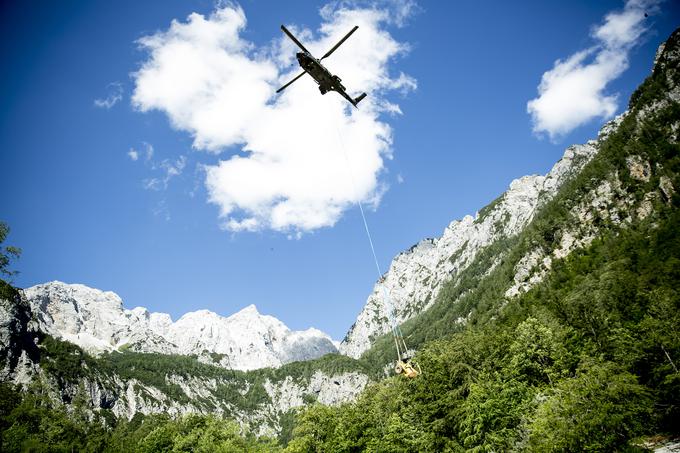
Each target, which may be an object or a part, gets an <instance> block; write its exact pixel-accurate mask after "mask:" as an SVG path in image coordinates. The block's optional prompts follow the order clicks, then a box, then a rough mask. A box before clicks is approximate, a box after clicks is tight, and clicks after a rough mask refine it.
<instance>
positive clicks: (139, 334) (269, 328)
mask: <svg viewBox="0 0 680 453" xmlns="http://www.w3.org/2000/svg"><path fill="white" fill-rule="evenodd" d="M24 294H25V296H26V299H27V301H28V303H29V304H30V306H31V309H32V311H33V313H34V315H35V317H36V320H37V325H38V330H40V331H42V332H44V333H46V334H49V335H51V336H53V337H55V338H61V339H63V340H66V341H69V342H71V343H74V344H76V345H78V346H80V347H81V348H83V349H84V350H86V351H88V352H91V353H95V354H97V353H100V352H103V351H113V350H122V349H126V350H132V351H136V352H158V353H162V354H182V355H198V356H205V355H210V354H213V355H214V354H219V355H220V361H219V363H220V364H221V365H222V366H224V367H226V368H230V369H237V370H253V369H258V368H265V367H279V366H281V365H282V364H285V363H289V362H293V361H297V360H309V359H314V358H317V357H320V356H322V355H324V354H328V353H331V352H337V350H336V348H335V345H334V344H333V342H332V340H331V338H330V337H329V336H328V335H326V334H324V333H323V332H321V331H319V330H317V329H308V330H305V331H291V330H290V329H288V327H286V326H285V325H284V324H283V323H282V322H281V321H279V320H278V319H276V318H274V317H272V316H266V315H261V314H260V313H258V311H257V308H256V307H255V306H254V305H250V306H248V307H246V308H244V309H243V310H241V311H239V312H238V313H235V314H233V315H231V316H229V317H223V316H220V315H218V314H216V313H213V312H211V311H208V310H199V311H196V312H191V313H187V314H185V315H184V316H182V317H181V318H180V319H178V320H177V321H176V322H173V321H172V319H171V318H170V316H169V315H168V314H165V313H150V312H149V311H148V310H147V309H146V308H143V307H137V308H135V309H133V310H127V309H125V308H123V301H122V300H121V299H120V297H118V295H117V294H115V293H113V292H110V291H108V292H105V291H100V290H98V289H93V288H88V287H87V286H84V285H68V284H65V283H61V282H50V283H45V284H42V285H37V286H34V287H31V288H28V289H26V290H24ZM211 362H212V360H211Z"/></svg>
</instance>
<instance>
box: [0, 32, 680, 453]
mask: <svg viewBox="0 0 680 453" xmlns="http://www.w3.org/2000/svg"><path fill="white" fill-rule="evenodd" d="M679 136H680V30H678V31H676V32H674V34H673V35H672V36H671V37H670V38H669V40H668V41H667V42H666V43H665V44H664V45H661V46H660V48H659V51H658V53H657V57H656V59H655V61H654V67H653V71H652V74H651V75H650V77H649V78H648V79H647V80H646V81H645V82H644V83H643V85H642V86H641V87H640V88H639V89H638V90H637V91H636V92H635V93H634V94H633V96H632V98H631V100H630V104H629V108H628V110H627V111H626V112H624V113H623V114H621V115H620V116H618V117H617V118H615V119H613V120H612V121H610V122H608V123H606V124H605V125H604V126H603V127H602V129H601V131H600V133H599V135H598V137H597V138H596V139H594V140H592V141H589V142H588V143H585V144H582V145H574V146H571V147H569V148H567V149H566V151H565V153H564V155H563V157H562V159H560V161H558V162H557V163H556V164H555V165H554V166H553V168H552V169H551V170H550V172H548V173H547V174H546V175H544V176H538V175H533V176H525V177H522V178H519V179H517V180H515V181H513V182H512V183H511V184H510V187H509V189H508V190H507V191H506V192H505V193H503V194H502V195H500V196H499V197H498V198H497V199H496V200H495V201H493V202H492V203H491V204H489V205H488V206H486V207H484V208H482V209H480V210H479V212H477V213H476V214H475V215H474V216H472V215H470V216H466V217H465V218H463V219H461V220H455V221H453V222H451V223H450V224H449V225H448V226H447V227H446V228H445V229H444V232H443V234H442V236H441V237H439V238H434V239H432V238H430V239H424V240H421V241H420V242H418V243H417V244H416V245H414V246H413V247H411V248H410V249H408V250H406V251H404V252H402V253H401V254H399V255H397V256H396V257H395V258H394V259H393V261H392V263H391V265H390V267H389V270H388V271H387V272H386V273H385V274H384V275H383V276H382V277H381V278H380V280H379V281H378V282H376V284H375V287H374V289H373V291H372V293H371V294H370V295H369V296H368V299H367V302H366V304H365V306H364V308H363V309H362V310H361V312H360V313H359V315H358V317H357V320H356V322H355V323H354V324H353V326H352V327H351V328H350V330H349V332H348V333H347V335H346V336H345V338H344V339H343V341H342V342H341V343H340V344H339V345H338V344H335V343H334V342H333V341H332V340H331V338H330V337H329V336H328V335H326V334H324V333H323V332H320V331H318V330H316V329H309V330H306V331H303V332H295V331H291V330H290V329H288V328H287V327H286V326H285V325H284V324H283V323H281V322H280V321H278V320H277V319H275V318H273V317H271V316H265V315H261V314H259V313H258V312H257V309H256V308H255V307H254V306H252V305H251V306H248V307H246V308H244V309H243V310H241V311H239V312H238V313H236V314H233V315H231V316H229V317H222V316H220V315H218V314H215V313H212V312H209V311H205V310H201V311H197V312H192V313H187V314H186V315H184V316H182V317H181V318H180V319H178V320H177V321H174V322H173V321H172V319H171V318H170V316H168V315H167V314H162V313H149V312H148V311H147V310H146V309H144V308H139V307H138V308H135V309H132V310H127V309H125V308H123V303H122V301H121V299H120V298H119V297H118V296H117V295H115V294H114V293H112V292H103V291H100V290H97V289H92V288H88V287H85V286H83V285H77V284H71V285H69V284H64V283H60V282H51V283H45V284H43V285H38V286H35V287H32V288H27V289H25V290H23V291H13V290H6V291H5V292H4V293H3V294H4V296H3V297H2V298H0V358H1V359H2V361H1V362H0V363H1V364H2V370H0V377H2V380H3V381H6V382H12V383H14V384H16V385H19V386H21V387H22V388H24V389H28V388H30V387H31V386H35V385H38V384H36V383H39V386H40V389H41V390H40V391H41V392H43V393H45V394H47V395H49V398H51V399H52V400H54V401H57V402H61V403H62V404H64V405H67V406H69V405H71V406H72V405H73V404H72V403H73V402H74V401H85V403H83V404H84V406H85V407H86V409H85V412H86V413H87V414H88V417H90V418H96V417H99V416H101V417H103V419H107V417H113V418H114V419H116V420H120V419H124V420H133V419H134V417H136V416H138V415H139V414H143V415H146V416H149V415H151V414H166V413H167V414H172V415H181V414H188V413H198V414H219V415H220V416H224V417H228V418H232V419H235V420H237V421H238V423H239V424H240V426H241V427H242V429H244V430H246V431H249V432H251V433H255V434H258V435H262V434H278V435H279V436H280V438H282V439H284V440H285V441H286V442H287V440H289V439H290V438H291V437H293V442H292V445H298V444H299V445H308V446H309V445H311V446H314V448H315V449H317V450H318V451H334V447H335V446H337V445H339V444H334V443H332V442H336V441H337V442H340V443H342V442H348V443H347V445H350V447H347V445H345V444H343V445H345V446H346V447H347V448H344V449H345V450H347V451H350V450H352V449H353V448H354V449H356V450H361V449H366V448H369V447H370V446H371V445H374V446H375V445H378V443H379V442H381V441H382V440H384V439H388V438H390V437H389V436H394V438H395V439H400V440H401V441H403V442H407V441H408V442H411V441H413V443H412V444H408V445H411V447H413V448H412V449H414V450H418V445H430V446H432V445H435V446H436V447H432V448H431V449H432V451H442V450H446V449H452V450H456V449H473V450H475V449H476V450H479V451H505V450H513V449H520V450H523V449H532V448H533V449H535V450H536V451H547V450H550V449H557V450H563V451H580V450H588V449H590V450H594V451H595V450H617V449H622V448H624V447H625V446H626V445H628V442H629V441H630V440H631V439H632V438H633V437H635V436H637V435H641V434H654V433H653V432H650V431H649V430H650V429H654V430H657V431H664V432H671V433H675V434H677V426H673V423H672V420H676V421H677V418H676V417H677V416H678V414H680V412H679V409H678V408H679V407H680V402H679V401H678V399H677V395H678V389H680V387H679V385H680V381H678V377H677V376H678V371H677V370H678V368H677V363H678V362H680V356H679V354H680V341H678V338H677V324H676V321H678V320H677V313H678V309H677V303H678V302H677V301H678V300H679V298H678V297H677V296H678V295H677V282H678V281H680V280H678V279H679V278H680V277H678V274H677V266H678V261H677V256H674V254H676V252H675V250H680V248H679V247H680V245H679V243H678V241H677V237H678V236H677V231H678V230H677V222H678V219H680V217H679V215H678V214H677V213H678V207H679V206H680V201H679V200H680V198H678V190H679V188H680V160H678V155H679V150H680V145H679ZM650 253H651V254H650ZM666 255H668V256H666ZM384 294H388V295H389V297H390V299H391V301H392V304H393V305H394V307H395V315H396V317H397V320H398V321H399V323H400V324H401V327H402V330H403V332H404V335H405V338H406V339H407V341H408V344H409V346H410V347H412V348H413V349H414V351H417V355H416V360H419V361H421V362H422V364H423V369H424V371H425V373H424V374H423V377H422V379H419V380H413V381H405V380H403V379H401V377H399V376H397V377H390V373H391V369H392V366H391V365H392V362H393V360H394V351H393V348H394V345H393V342H392V339H391V337H390V336H389V330H390V327H391V326H390V323H389V318H390V314H389V313H387V311H386V308H385V307H386V304H385V301H384V300H383V299H382V297H383V295H384ZM367 386H370V387H369V389H370V390H368V391H366V390H365V389H366V387H367ZM313 403H321V404H322V405H324V406H334V407H336V408H328V407H326V408H324V409H319V407H320V406H318V405H314V404H313ZM303 406H309V407H310V409H308V411H307V412H304V411H303V412H302V413H301V414H302V415H299V414H300V413H299V412H297V411H298V408H300V407H303ZM404 406H408V407H409V408H411V409H413V410H412V411H411V412H408V414H405V413H404V411H403V410H402V409H403V407H404ZM586 409H587V410H586ZM570 410H571V411H573V412H570ZM589 411H592V413H591V412H589ZM597 411H599V412H597ZM607 411H609V412H607ZM594 412H597V414H600V415H601V414H604V415H602V416H601V417H600V418H597V417H596V416H595V415H594ZM586 413H587V414H590V415H589V416H585V415H583V414H586ZM295 414H298V415H299V417H298V418H295ZM376 414H378V415H376ZM412 414H416V415H417V416H411V415H412ZM305 417H307V418H305ZM565 420H566V421H565ZM293 425H295V426H297V428H296V431H293V428H292V426H293ZM591 425H592V426H591ZM650 427H653V428H650ZM350 428H352V429H350ZM323 430H325V431H323ZM555 433H558V434H555ZM603 433H604V434H603ZM334 436H335V437H334ZM352 436H354V437H352ZM371 436H372V437H371ZM400 436H401V437H400ZM404 436H405V437H404ZM551 436H553V437H551ZM338 439H339V440H338ZM347 439H354V440H347ZM414 439H418V442H422V443H418V442H416V441H415V440H414ZM584 439H585V440H584ZM592 439H596V440H597V442H598V443H594V444H589V443H587V441H589V440H592ZM296 441H299V443H298V444H295V442H296ZM304 442H307V443H304ZM351 442H355V443H351ZM370 442H375V444H371V443H370ZM584 442H585V443H584ZM593 442H594V441H593ZM380 445H382V444H380ZM390 445H394V444H390ZM400 445H401V444H400ZM404 445H406V444H404ZM593 445H595V446H593ZM380 448H382V447H380ZM380 448H379V447H375V449H376V450H380ZM428 448H429V447H428ZM310 450H314V449H313V448H312V447H309V448H308V449H307V450H305V449H304V448H301V449H300V450H292V451H310ZM385 451H387V450H385Z"/></svg>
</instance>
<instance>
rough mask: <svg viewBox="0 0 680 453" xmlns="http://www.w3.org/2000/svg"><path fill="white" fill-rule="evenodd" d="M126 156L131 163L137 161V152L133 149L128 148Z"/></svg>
mask: <svg viewBox="0 0 680 453" xmlns="http://www.w3.org/2000/svg"><path fill="white" fill-rule="evenodd" d="M127 155H128V157H129V158H130V159H132V161H133V162H136V161H137V159H139V152H138V151H137V150H136V149H134V148H130V151H128V152H127Z"/></svg>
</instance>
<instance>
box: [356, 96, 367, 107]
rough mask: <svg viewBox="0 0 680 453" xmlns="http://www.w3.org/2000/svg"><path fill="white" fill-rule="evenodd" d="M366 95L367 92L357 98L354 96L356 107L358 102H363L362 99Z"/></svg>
mask: <svg viewBox="0 0 680 453" xmlns="http://www.w3.org/2000/svg"><path fill="white" fill-rule="evenodd" d="M365 97H366V93H361V94H360V95H359V96H357V97H356V98H354V107H356V106H357V104H358V103H359V102H361V100H362V99H363V98H365Z"/></svg>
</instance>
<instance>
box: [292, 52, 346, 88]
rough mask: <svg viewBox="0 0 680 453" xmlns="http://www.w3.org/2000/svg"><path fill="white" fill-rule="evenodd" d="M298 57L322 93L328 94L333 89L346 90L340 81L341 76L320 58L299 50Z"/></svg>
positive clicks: (302, 66)
mask: <svg viewBox="0 0 680 453" xmlns="http://www.w3.org/2000/svg"><path fill="white" fill-rule="evenodd" d="M296 57H297V60H298V63H300V67H301V68H302V69H304V70H305V71H306V72H307V74H309V75H310V76H312V78H313V79H314V80H315V81H316V83H318V84H319V91H321V94H326V93H327V92H329V91H331V90H332V91H337V92H340V91H343V92H344V91H345V87H344V86H343V85H342V84H341V83H340V77H338V76H336V75H333V74H331V72H330V71H329V70H328V69H326V67H325V66H324V65H322V64H321V63H320V62H319V60H317V59H316V58H314V57H313V56H311V55H310V54H308V53H306V52H298V53H297V54H296Z"/></svg>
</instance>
